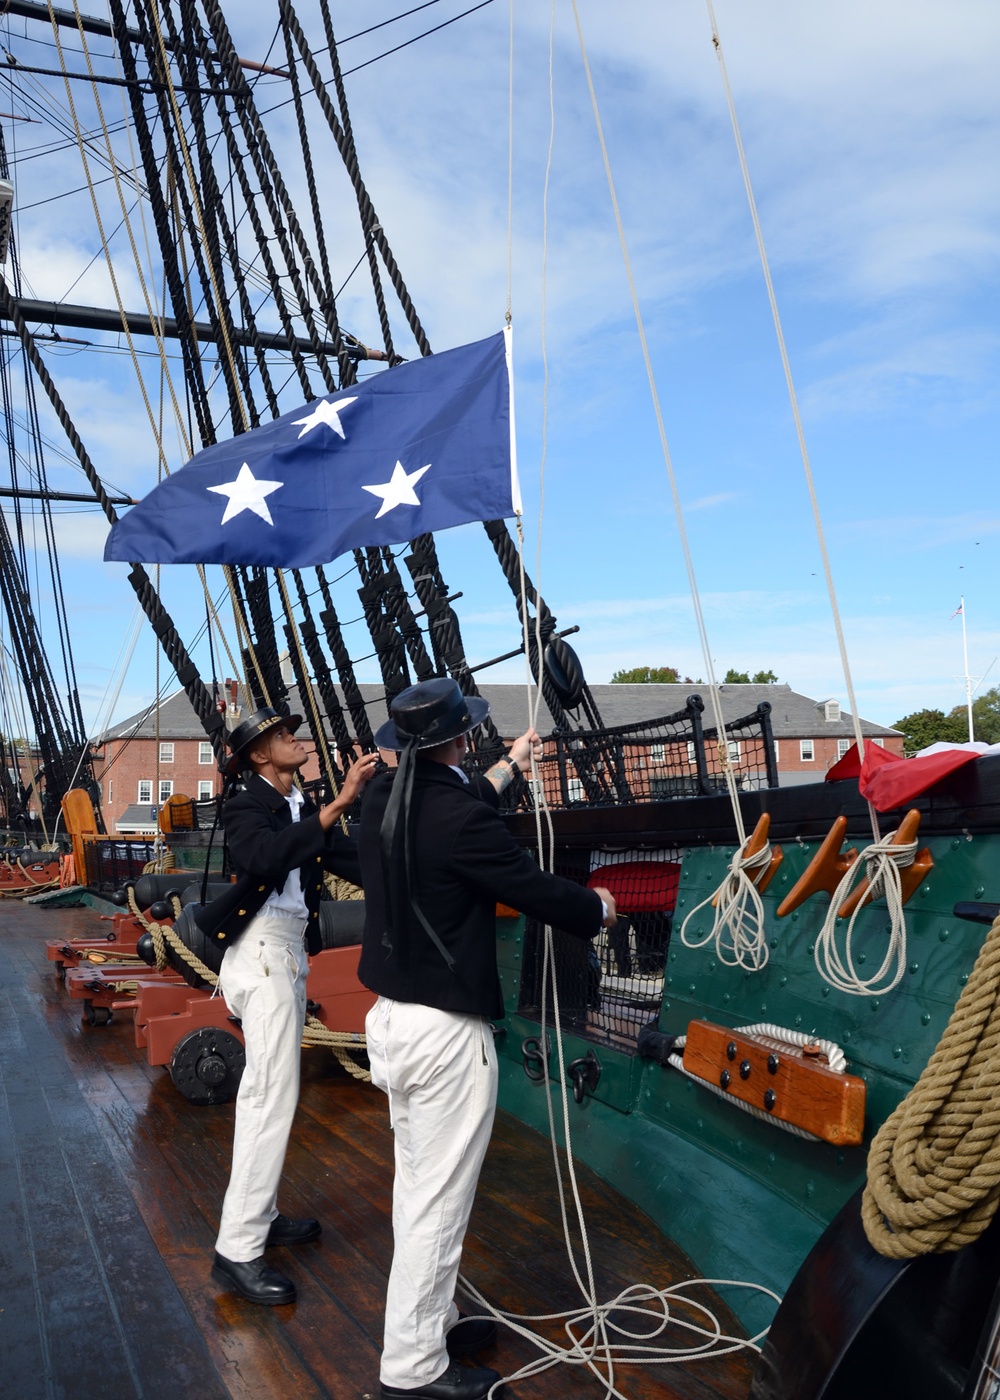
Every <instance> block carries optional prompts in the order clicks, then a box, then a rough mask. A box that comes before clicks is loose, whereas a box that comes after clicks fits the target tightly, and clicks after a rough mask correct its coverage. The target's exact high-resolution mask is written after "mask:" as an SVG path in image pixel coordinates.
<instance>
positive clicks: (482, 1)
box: [260, 0, 493, 117]
mask: <svg viewBox="0 0 1000 1400" xmlns="http://www.w3.org/2000/svg"><path fill="white" fill-rule="evenodd" d="M492 4H493V0H479V4H478V5H473V6H472V8H471V9H469V10H463V11H462V13H461V14H459V15H455V16H453V18H451V19H446V20H445V21H444V22H443V23H442V24H436V25H435V26H434V28H433V29H425V30H424V31H423V33H422V34H415V35H414V36H413V38H412V39H406V40H404V42H403V43H402V44H397V45H396V46H395V48H392V49H386V51H385V52H384V53H380V54H376V55H375V57H374V58H369V59H366V61H365V62H364V63H358V64H356V65H355V67H353V68H345V69H344V71H343V73H341V75H340V76H341V77H342V78H347V77H350V75H351V74H352V73H360V71H361V69H362V68H370V67H371V65H372V64H373V63H378V62H379V61H380V60H381V59H383V58H388V57H389V56H390V54H394V53H399V51H400V49H406V48H409V46H410V45H411V44H416V43H419V41H420V40H421V39H426V38H427V37H428V36H429V35H431V34H436V33H437V32H438V30H440V29H447V28H448V26H449V25H450V24H457V23H458V21H459V20H460V19H465V17H466V16H467V15H472V14H475V12H476V11H477V10H483V9H485V8H486V6H487V5H492ZM387 23H391V21H387ZM378 27H380V26H376V28H378ZM363 32H365V31H363ZM352 37H355V38H356V37H358V36H357V35H354V36H352ZM347 42H348V40H346V39H344V40H340V39H338V41H337V43H338V46H339V45H340V44H341V43H345V44H346V43H347ZM314 52H315V53H323V52H325V50H324V49H316V50H314ZM332 82H333V79H332V78H328V79H327V80H326V82H325V83H324V84H323V86H324V87H329V85H330V83H332ZM291 101H292V98H290V97H288V98H286V99H285V101H284V102H276V103H275V104H274V106H273V107H262V108H261V110H260V115H261V116H262V117H264V116H267V115H268V113H270V112H278V111H280V110H281V108H282V107H287V106H288V104H289V103H290V102H291Z"/></svg>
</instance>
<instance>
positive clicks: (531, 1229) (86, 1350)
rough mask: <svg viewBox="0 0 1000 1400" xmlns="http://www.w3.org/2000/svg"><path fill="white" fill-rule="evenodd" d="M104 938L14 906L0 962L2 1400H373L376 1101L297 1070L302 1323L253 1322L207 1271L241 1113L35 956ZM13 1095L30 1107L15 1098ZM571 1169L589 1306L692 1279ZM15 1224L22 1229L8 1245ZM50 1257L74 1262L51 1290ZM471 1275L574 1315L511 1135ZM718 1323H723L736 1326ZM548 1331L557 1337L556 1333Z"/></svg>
mask: <svg viewBox="0 0 1000 1400" xmlns="http://www.w3.org/2000/svg"><path fill="white" fill-rule="evenodd" d="M6 914H7V911H6V910H4V915H6ZM100 927H101V925H100V923H99V922H98V921H97V920H96V918H95V916H94V915H93V913H92V912H91V911H87V910H72V911H62V910H60V911H42V910H38V909H32V908H30V907H29V908H24V907H22V906H18V907H17V909H16V911H12V913H11V917H5V918H4V920H3V923H2V925H0V955H5V956H6V959H7V961H6V963H0V996H4V995H5V996H6V997H7V1003H8V1011H7V1015H6V1019H3V1017H2V1016H0V1036H5V1037H6V1038H5V1039H3V1040H0V1073H2V1075H3V1078H2V1083H3V1085H4V1086H5V1088H6V1091H7V1096H6V1097H4V1098H3V1099H2V1100H0V1134H2V1133H4V1132H5V1131H7V1129H8V1127H9V1126H10V1124H11V1122H12V1121H13V1120H12V1118H11V1112H12V1109H11V1105H12V1106H13V1114H14V1117H15V1118H16V1131H17V1133H18V1134H19V1140H23V1142H24V1147H23V1149H22V1150H23V1151H24V1152H25V1153H27V1152H28V1151H29V1149H30V1151H31V1152H32V1153H33V1154H34V1155H33V1157H32V1161H35V1162H36V1163H37V1162H39V1161H40V1162H41V1165H40V1166H39V1167H38V1168H37V1170H34V1171H33V1172H31V1173H29V1175H28V1177H27V1178H26V1179H27V1180H28V1182H29V1185H28V1187H27V1188H26V1189H24V1190H22V1189H21V1185H20V1179H19V1177H18V1175H17V1171H16V1170H12V1169H11V1168H10V1166H9V1164H8V1162H7V1157H6V1156H5V1154H4V1153H3V1151H2V1150H0V1225H9V1226H10V1228H9V1229H6V1230H4V1231H3V1235H4V1238H3V1239H0V1308H5V1312H3V1313H0V1348H3V1363H2V1364H3V1367H4V1383H3V1386H2V1389H3V1392H4V1394H6V1393H8V1391H9V1393H10V1394H11V1395H17V1396H18V1400H35V1397H36V1396H37V1397H45V1400H48V1398H49V1397H50V1396H52V1397H55V1396H62V1395H70V1394H71V1395H72V1396H73V1397H74V1400H109V1397H114V1400H119V1396H120V1397H122V1398H123V1400H128V1397H131V1396H133V1395H134V1396H140V1395H141V1396H145V1397H156V1400H159V1397H160V1396H163V1397H164V1400H187V1397H188V1396H189V1395H197V1396H198V1400H215V1398H216V1397H219V1400H222V1397H226V1396H231V1397H235V1400H285V1398H286V1397H287V1396H289V1395H295V1396H296V1400H331V1398H332V1400H374V1397H375V1396H377V1394H378V1355H379V1349H380V1345H381V1331H382V1318H383V1310H384V1304H385V1285H386V1279H387V1275H388V1269H389V1264H390V1261H391V1257H392V1221H391V1202H392V1176H393V1172H392V1136H391V1131H390V1128H389V1121H388V1112H387V1106H386V1100H385V1098H384V1096H383V1095H382V1094H380V1093H379V1092H378V1091H377V1090H374V1089H372V1088H371V1087H370V1086H367V1085H364V1084H360V1083H358V1082H357V1081H356V1080H353V1079H351V1078H350V1077H349V1076H347V1075H346V1074H345V1073H344V1072H343V1071H341V1070H340V1069H339V1067H337V1065H336V1062H335V1061H334V1059H333V1057H332V1056H329V1055H328V1054H326V1053H325V1052H323V1051H321V1050H318V1049H314V1050H310V1051H308V1052H306V1053H305V1054H304V1056H303V1083H302V1095H301V1101H300V1108H299V1113H298V1115H297V1117H296V1122H295V1126H294V1129H293V1133H292V1140H291V1143H290V1146H289V1152H288V1157H287V1160H286V1168H285V1174H284V1180H283V1187H282V1197H281V1205H282V1208H283V1209H285V1210H286V1211H287V1212H289V1213H291V1214H301V1215H311V1214H315V1215H318V1216H319V1217H320V1219H321V1220H322V1221H323V1225H324V1233H323V1236H322V1238H321V1239H320V1240H319V1241H317V1242H315V1243H313V1244H310V1245H307V1246H304V1247H303V1248H300V1249H297V1250H276V1251H274V1263H275V1265H276V1267H278V1268H280V1269H281V1270H282V1271H284V1272H286V1273H287V1274H288V1275H289V1276H290V1277H291V1278H293V1279H294V1280H295V1282H296V1284H297V1286H298V1288H299V1301H298V1302H297V1304H296V1305H295V1306H294V1307H293V1308H273V1309H272V1308H261V1307H255V1306H254V1305H253V1304H250V1303H246V1302H244V1301H243V1300H242V1299H239V1298H237V1297H235V1296H233V1295H232V1294H224V1293H222V1292H221V1291H220V1290H219V1289H218V1288H217V1287H216V1285H215V1284H214V1283H212V1282H211V1280H210V1278H209V1267H210V1262H211V1253H212V1246H213V1242H214V1237H215V1231H216V1228H217V1222H218V1214H219V1209H220V1207H221V1202H222V1195H223V1192H224V1190H225V1186H226V1181H227V1178H228V1173H229V1165H230V1150H231V1140H232V1123H233V1106H232V1105H225V1106H222V1107H217V1108H196V1107H194V1106H193V1105H191V1104H189V1103H187V1102H186V1101H185V1100H184V1099H183V1098H181V1096H180V1095H179V1094H178V1093H177V1091H176V1090H175V1089H174V1087H173V1085H172V1084H171V1082H170V1078H169V1075H168V1074H167V1073H166V1072H165V1071H164V1070H162V1069H153V1068H151V1067H150V1066H149V1065H148V1064H147V1063H146V1061H145V1059H144V1056H143V1052H142V1051H141V1050H140V1049H138V1048H137V1047H136V1046H135V1044H134V1040H133V1033H132V1027H131V1025H130V1024H129V1023H128V1022H127V1021H121V1022H119V1021H115V1022H113V1023H112V1024H111V1025H110V1026H108V1027H106V1028H98V1027H89V1026H86V1025H84V1024H83V1023H82V1021H81V1017H80V1010H79V1005H78V1004H75V1003H71V1002H70V1001H69V1000H68V999H67V998H66V996H65V993H64V990H63V989H62V988H61V986H60V984H59V983H58V981H57V979H56V977H55V975H54V973H53V971H52V965H51V964H50V963H48V962H47V961H46V959H45V949H44V938H45V937H46V936H52V935H54V934H56V935H60V936H62V935H64V936H66V937H73V936H78V935H79V934H84V935H85V934H86V933H88V932H89V931H92V930H93V929H94V928H100ZM15 1003H16V1004H15ZM29 1023H30V1024H29ZM32 1074H33V1075H34V1078H33V1079H32V1078H31V1075H32ZM22 1082H23V1084H24V1085H25V1086H28V1085H29V1084H30V1085H31V1086H32V1087H25V1088H24V1089H23V1091H22V1090H21V1089H20V1088H19V1085H20V1084H21V1083H22ZM43 1109H44V1113H43ZM4 1113H6V1114H7V1118H6V1119H5V1118H4V1117H3V1116H2V1115H3V1114H4ZM46 1115H47V1116H46ZM36 1120H37V1121H36ZM33 1123H34V1126H32V1124H33ZM25 1133H26V1134H27V1137H25V1136H24V1135H25ZM53 1163H55V1166H53V1165H52V1164H53ZM60 1163H61V1165H60ZM46 1164H48V1165H49V1166H51V1167H52V1169H51V1170H50V1171H48V1172H47V1171H46ZM578 1170H579V1176H580V1183H581V1192H582V1196H583V1200H584V1205H585V1209H586V1211H587V1215H588V1221H589V1224H590V1233H591V1239H592V1242H593V1248H594V1256H595V1272H596V1277H597V1282H598V1290H599V1292H600V1294H601V1296H602V1297H608V1298H610V1297H612V1296H614V1295H616V1294H617V1293H618V1292H619V1291H620V1290H621V1289H622V1288H624V1287H625V1286H626V1285H628V1284H630V1283H634V1282H636V1281H637V1280H640V1279H641V1280H645V1281H654V1282H656V1283H657V1284H659V1285H661V1286H662V1285H663V1284H666V1283H669V1282H671V1281H674V1280H676V1279H679V1278H682V1277H685V1276H689V1275H690V1274H691V1273H692V1272H693V1271H692V1268H691V1265H690V1262H689V1261H688V1260H686V1259H685V1257H684V1256H683V1255H682V1254H680V1252H679V1251H677V1250H676V1249H675V1248H674V1247H673V1246H672V1245H671V1244H670V1242H669V1241H668V1240H666V1239H665V1238H664V1237H663V1236H662V1235H661V1234H660V1233H659V1231H657V1229H656V1227H655V1226H654V1225H653V1224H652V1222H651V1221H649V1220H648V1219H647V1218H646V1217H644V1216H642V1215H641V1214H639V1213H638V1212H637V1211H636V1210H635V1208H634V1207H633V1206H632V1205H631V1203H630V1202H628V1201H626V1200H624V1198H622V1197H621V1196H619V1195H618V1193H617V1192H615V1191H614V1190H613V1188H611V1187H610V1186H609V1185H608V1184H607V1183H605V1182H603V1181H601V1180H600V1179H599V1178H597V1177H596V1176H594V1174H593V1173H591V1172H589V1171H587V1170H585V1169H582V1168H581V1169H578ZM47 1214H50V1215H51V1219H50V1220H49V1221H46V1220H45V1219H44V1217H45V1216H46V1215H47ZM39 1217H42V1218H39ZM18 1220H21V1221H22V1222H28V1224H27V1225H26V1224H24V1223H22V1224H21V1226H20V1232H19V1227H18V1225H17V1221H18ZM29 1226H30V1229H31V1230H35V1231H37V1235H38V1242H39V1247H36V1248H35V1249H34V1251H32V1250H31V1249H30V1248H29V1247H28V1244H27V1243H26V1241H27V1237H28V1236H27V1232H28V1229H29ZM88 1232H89V1233H88ZM43 1241H44V1243H45V1248H46V1250H47V1251H48V1252H47V1253H45V1254H44V1255H43V1253H42V1252H41V1249H40V1245H41V1243H42V1242H43ZM67 1241H71V1242H72V1247H71V1248H69V1246H68V1245H67V1243H66V1242H67ZM60 1242H61V1243H60ZM59 1248H61V1249H62V1252H63V1254H67V1253H69V1254H71V1255H72V1267H71V1268H68V1269H66V1270H65V1272H64V1271H62V1270H61V1268H60V1261H59V1255H58V1251H59ZM8 1264H9V1265H10V1267H9V1269H8V1268H7V1265H8ZM463 1266H464V1269H465V1270H466V1271H467V1272H468V1274H469V1276H470V1277H471V1278H472V1279H473V1281H474V1282H475V1283H476V1284H477V1286H480V1287H482V1288H483V1290H484V1291H485V1293H486V1294H487V1296H489V1297H490V1298H491V1299H493V1301H494V1302H495V1303H497V1304H498V1305H500V1306H502V1307H507V1308H510V1309H511V1310H514V1311H517V1312H524V1313H543V1312H545V1313H547V1312H552V1311H558V1310H560V1309H563V1308H569V1307H575V1306H578V1305H579V1301H580V1300H579V1295H578V1292H577V1289H576V1285H575V1284H574V1282H573V1279H572V1275H571V1273H570V1270H569V1267H568V1263H567V1260H566V1257H565V1247H564V1245H563V1242H562V1239H561V1229H560V1225H559V1211H558V1201H557V1196H556V1189H555V1183H554V1179H553V1176H552V1167H551V1160H550V1150H549V1147H548V1144H547V1143H546V1142H545V1141H544V1140H543V1139H541V1138H540V1137H538V1135H537V1134H534V1133H531V1132H530V1131H529V1130H527V1129H525V1128H524V1127H523V1126H522V1125H521V1124H520V1123H518V1122H517V1121H516V1120H514V1119H511V1118H508V1117H507V1116H506V1115H503V1114H500V1115H498V1120H497V1126H496V1130H495V1133H494V1139H493V1143H492V1145H491V1148H490V1151H489V1153H488V1155H487V1159H486V1164H485V1167H484V1169H483V1175H482V1179H481V1183H480V1189H479V1194H478V1197H477V1202H476V1206H475V1209H474V1212H473V1218H472V1224H471V1227H470V1232H469V1236H468V1238H467V1242H466V1249H465V1256H464V1261H463ZM102 1269H103V1273H102ZM32 1270H34V1273H33V1272H32ZM36 1277H37V1279H38V1280H40V1282H39V1283H38V1285H37V1288H36V1284H35V1281H34V1280H35V1278H36ZM8 1280H9V1282H8ZM36 1295H37V1299H38V1301H36ZM712 1302H713V1305H714V1306H716V1307H718V1308H719V1310H720V1314H721V1316H722V1318H723V1325H724V1326H727V1327H735V1323H734V1322H733V1320H732V1318H731V1317H730V1315H729V1314H728V1313H727V1312H726V1310H725V1309H724V1307H722V1306H721V1304H719V1302H718V1300H717V1299H713V1300H712ZM63 1308H65V1312H63V1311H62V1309H63ZM14 1314H16V1320H17V1323H18V1326H19V1327H20V1335H21V1336H22V1337H23V1338H24V1344H23V1346H21V1347H20V1348H19V1349H18V1351H17V1354H16V1361H14V1362H8V1356H9V1355H10V1354H11V1353H10V1349H9V1348H7V1347H5V1346H4V1344H3V1338H4V1328H7V1327H9V1326H11V1325H12V1322H13V1321H14V1320H15V1319H14V1316H13V1315H14ZM161 1318H162V1319H163V1321H161V1320H160V1319H161ZM81 1319H83V1324H82V1330H81ZM64 1321H65V1322H66V1323H67V1325H65V1326H63V1325H62V1323H63V1322H64ZM70 1323H72V1325H68V1324H70ZM541 1327H542V1330H543V1331H545V1332H546V1333H547V1335H549V1336H550V1337H551V1338H552V1339H553V1340H557V1339H559V1338H560V1328H559V1326H558V1324H542V1325H541ZM95 1338H97V1339H98V1345H97V1348H96V1350H95V1346H94V1339H95ZM140 1338H141V1343H142V1345H141V1348H140V1347H139V1344H138V1343H139V1339H140ZM46 1348H49V1351H48V1353H47V1351H46ZM536 1354H537V1353H536V1352H535V1351H534V1349H533V1348H532V1347H531V1346H530V1345H529V1344H528V1343H527V1342H525V1341H523V1340H521V1339H519V1338H517V1337H515V1336H513V1335H512V1334H511V1335H506V1334H505V1335H504V1336H503V1337H502V1339H501V1341H500V1342H499V1344H498V1345H497V1347H496V1348H495V1350H494V1352H493V1353H492V1354H491V1355H489V1356H484V1357H483V1358H482V1360H483V1361H484V1363H485V1364H490V1365H494V1366H496V1367H497V1368H498V1369H499V1370H501V1371H504V1372H508V1373H509V1372H511V1371H513V1370H515V1369H516V1368H517V1367H519V1366H521V1365H523V1364H525V1363H526V1362H528V1361H529V1360H531V1359H532V1357H533V1356H535V1355H536ZM182 1366H187V1367H188V1368H192V1367H195V1366H196V1367H197V1368H199V1370H198V1374H197V1376H195V1374H194V1371H190V1373H189V1374H183V1375H181V1373H180V1372H179V1370H178V1368H179V1367H182ZM750 1372H751V1365H750V1363H749V1361H748V1360H747V1359H746V1358H744V1357H741V1356H736V1357H724V1358H720V1359H718V1360H712V1361H702V1362H698V1363H697V1364H695V1365H690V1364H689V1365H685V1366H679V1367H664V1366H657V1367H652V1368H641V1369H639V1368H625V1369H624V1370H622V1371H621V1372H619V1373H618V1381H617V1383H618V1385H619V1387H620V1388H621V1389H622V1392H623V1394H625V1395H627V1396H628V1397H629V1400H743V1397H745V1396H746V1395H747V1393H748V1390H749V1380H750ZM508 1393H509V1394H510V1395H511V1397H512V1400H557V1397H558V1400H590V1397H593V1396H595V1395H598V1394H600V1393H602V1387H600V1386H599V1385H598V1383H597V1381H596V1380H595V1379H594V1377H593V1376H591V1375H589V1374H588V1373H587V1372H586V1371H585V1369H583V1368H580V1367H567V1366H561V1367H559V1368H558V1369H557V1370H555V1371H550V1372H549V1373H547V1374H544V1375H541V1376H539V1377H535V1378H532V1379H530V1380H526V1381H519V1382H518V1383H517V1384H516V1385H512V1386H511V1387H510V1388H509V1391H508Z"/></svg>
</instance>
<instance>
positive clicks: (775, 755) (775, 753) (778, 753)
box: [774, 739, 781, 763]
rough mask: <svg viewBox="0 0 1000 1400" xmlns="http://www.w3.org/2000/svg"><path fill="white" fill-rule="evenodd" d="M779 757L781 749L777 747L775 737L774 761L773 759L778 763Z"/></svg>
mask: <svg viewBox="0 0 1000 1400" xmlns="http://www.w3.org/2000/svg"><path fill="white" fill-rule="evenodd" d="M780 759H781V749H780V747H779V745H778V741H777V739H775V741H774V761H775V763H778V762H779V761H780Z"/></svg>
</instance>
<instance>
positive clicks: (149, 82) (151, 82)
mask: <svg viewBox="0 0 1000 1400" xmlns="http://www.w3.org/2000/svg"><path fill="white" fill-rule="evenodd" d="M483 3H484V4H489V3H490V0H483ZM459 18H460V16H459ZM57 47H58V46H57ZM74 52H80V50H74ZM4 53H5V54H6V56H7V65H8V67H9V68H10V70H11V72H12V73H31V74H33V75H35V76H38V77H42V78H66V79H71V80H73V81H75V82H81V83H102V84H104V85H106V86H108V87H124V88H130V87H134V88H139V89H141V90H142V92H143V96H151V95H152V94H153V93H157V92H164V91H165V90H166V88H167V84H166V83H162V82H158V81H157V80H156V79H155V78H110V77H104V76H101V75H99V74H97V73H71V72H70V71H69V70H68V69H65V68H64V69H60V68H32V67H31V66H30V65H28V64H26V63H19V62H18V60H17V58H15V56H14V55H13V54H12V53H11V52H10V50H9V49H6V48H5V49H4ZM177 91H179V92H183V93H184V94H185V96H194V97H202V96H204V97H211V96H212V95H213V93H212V89H211V88H202V87H186V86H183V85H180V86H178V88H177ZM223 96H225V97H235V96H236V94H235V93H233V92H224V94H223Z"/></svg>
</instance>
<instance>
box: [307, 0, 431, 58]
mask: <svg viewBox="0 0 1000 1400" xmlns="http://www.w3.org/2000/svg"><path fill="white" fill-rule="evenodd" d="M440 3H441V0H424V3H423V4H422V5H414V7H413V9H412V10H404V11H403V12H402V14H398V15H393V16H392V17H391V18H390V19H384V20H382V21H381V22H380V23H379V24H371V25H369V26H368V28H367V29H359V30H358V32H357V33H356V34H348V36H347V38H346V39H338V40H337V47H338V48H340V47H341V46H342V45H344V44H349V43H350V42H351V40H352V39H361V38H363V36H364V35H365V34H374V33H375V31H376V29H385V27H386V25H388V24H396V23H397V21H398V20H401V19H409V17H410V15H416V14H419V13H420V11H421V10H429V9H430V8H431V6H432V5H440ZM313 52H314V53H323V52H324V50H323V49H314V50H313Z"/></svg>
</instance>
